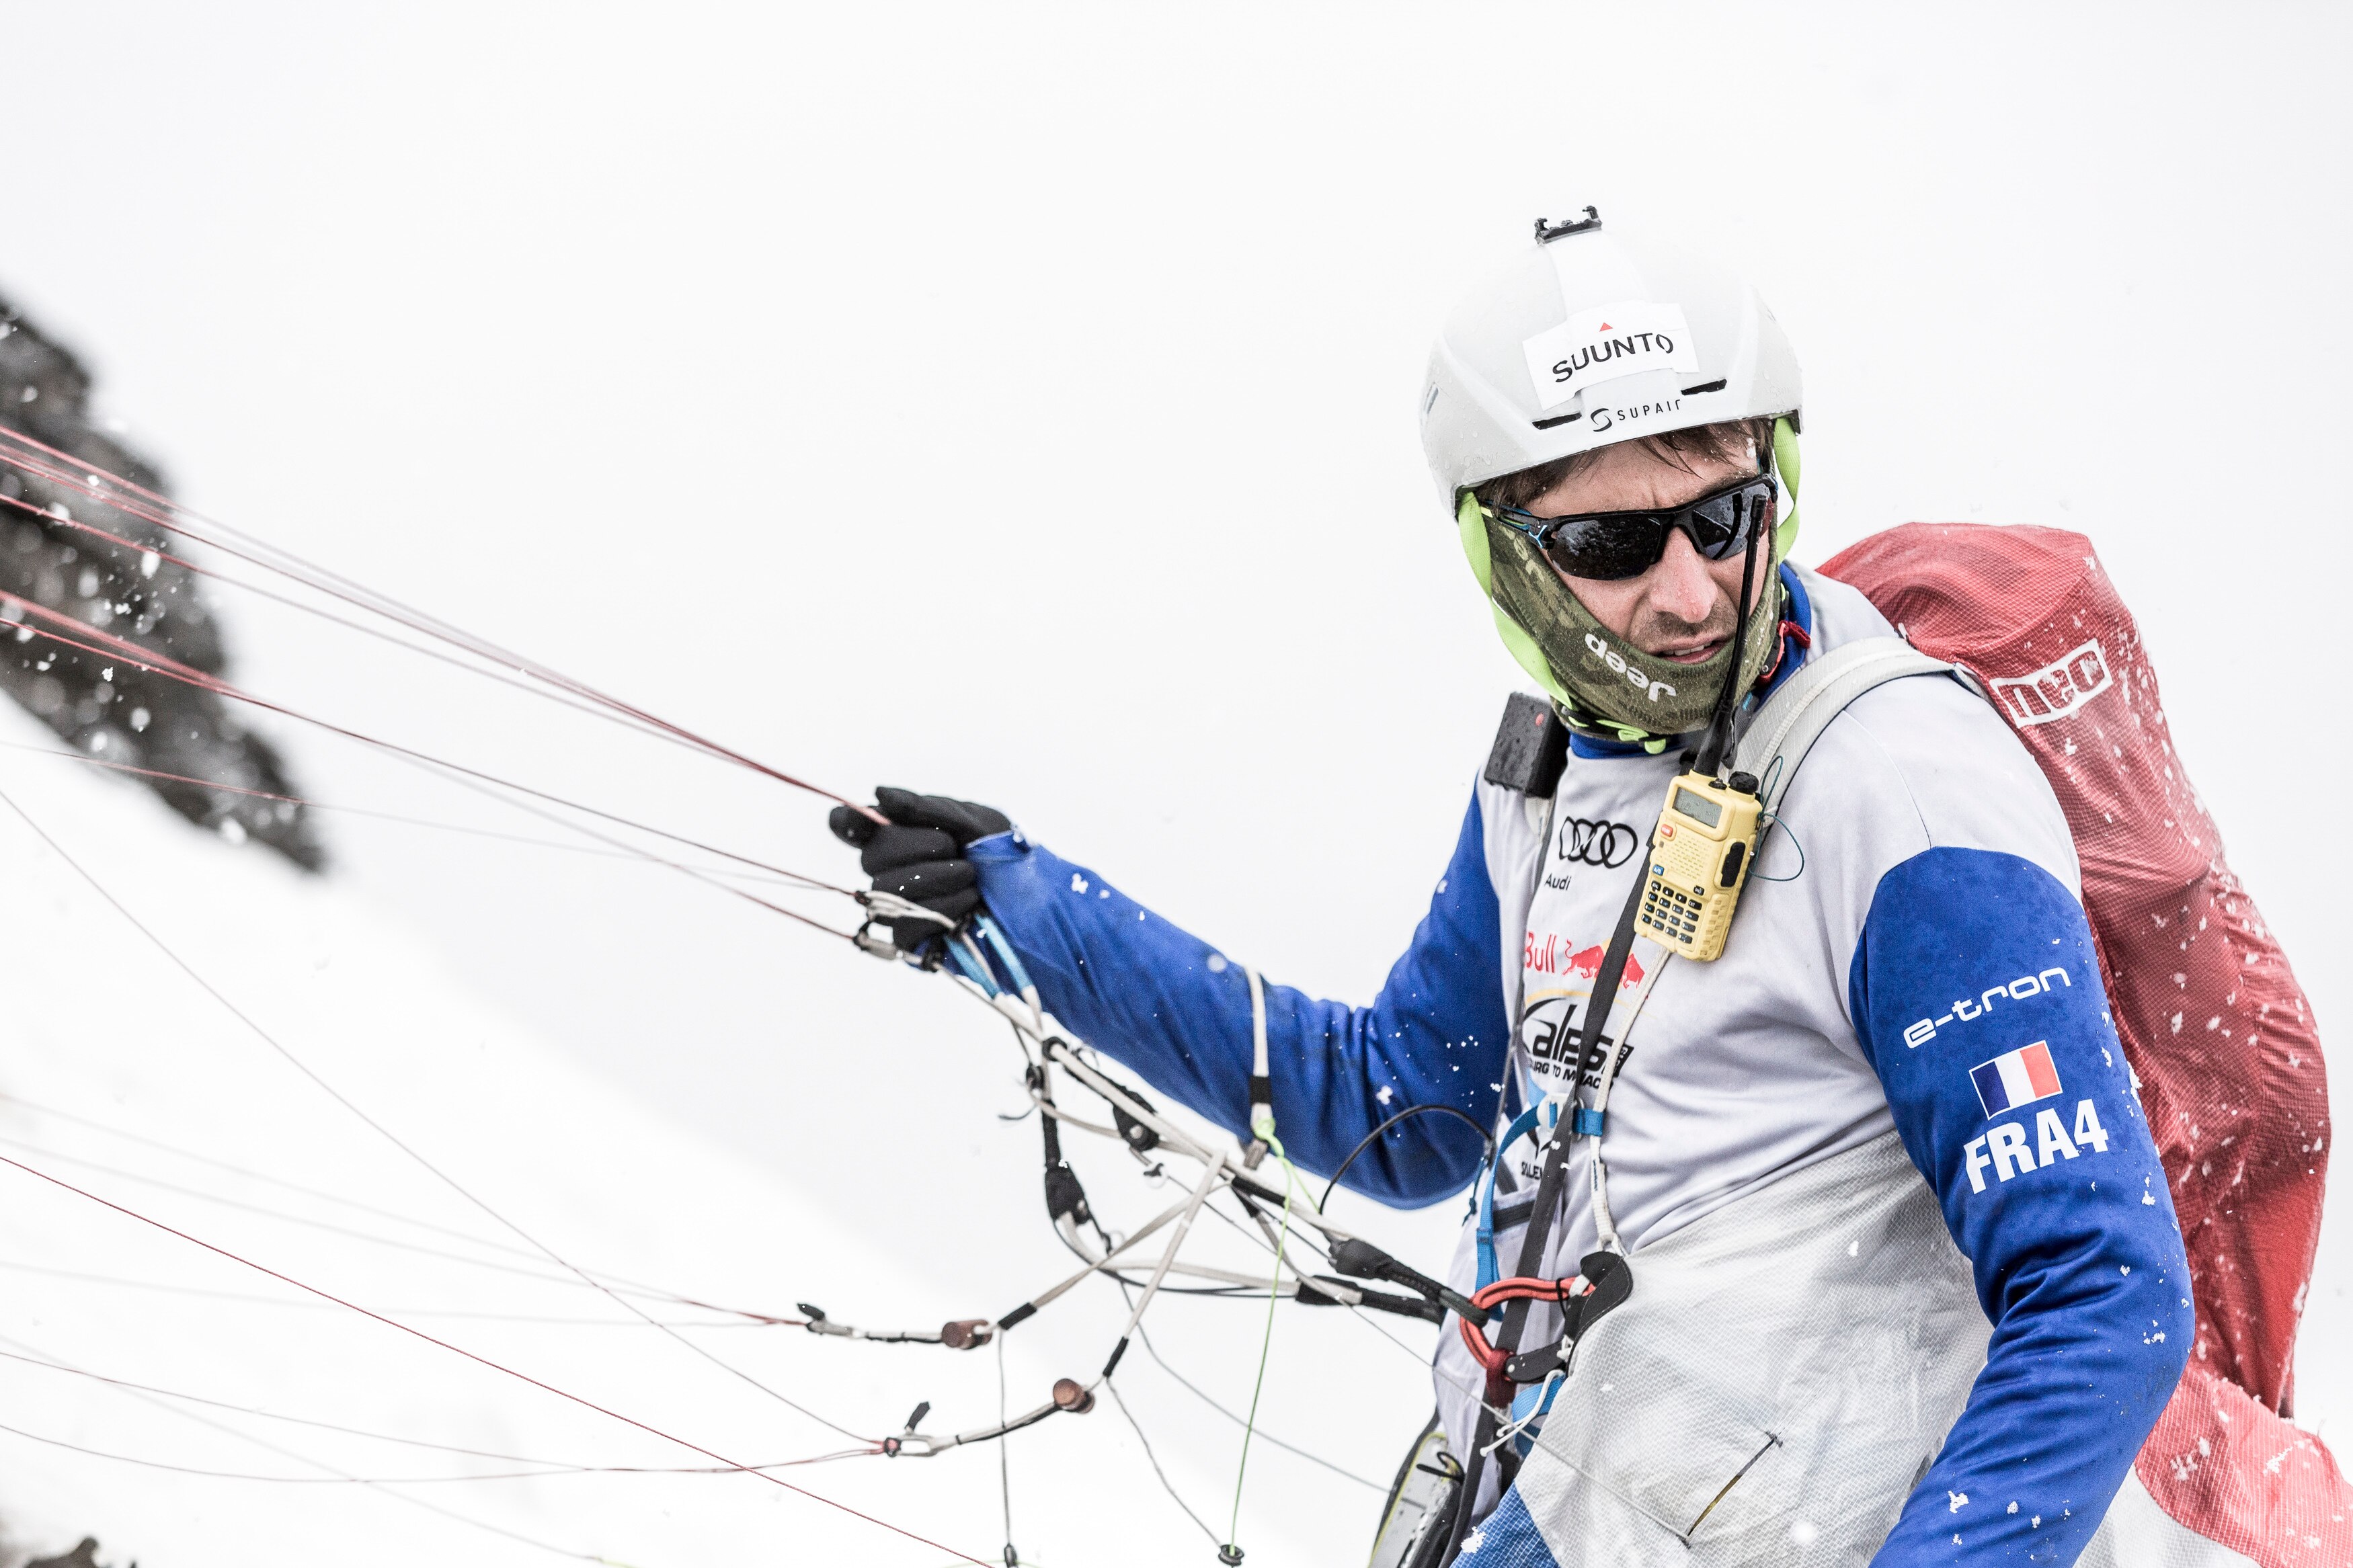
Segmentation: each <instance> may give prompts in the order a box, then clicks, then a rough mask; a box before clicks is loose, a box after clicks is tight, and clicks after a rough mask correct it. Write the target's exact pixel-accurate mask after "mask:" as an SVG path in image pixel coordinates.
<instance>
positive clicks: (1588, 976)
mask: <svg viewBox="0 0 2353 1568" xmlns="http://www.w3.org/2000/svg"><path fill="white" fill-rule="evenodd" d="M1521 954H1522V956H1521V961H1520V967H1521V968H1523V969H1525V970H1526V971H1527V972H1528V973H1531V974H1567V975H1574V976H1575V977H1577V979H1579V980H1588V981H1591V980H1599V978H1600V977H1601V961H1602V959H1603V958H1605V957H1607V956H1608V950H1607V949H1606V948H1603V947H1600V946H1599V945H1596V946H1593V947H1577V946H1575V945H1574V944H1573V943H1571V942H1568V941H1567V939H1566V938H1564V937H1561V936H1558V935H1556V934H1553V933H1549V932H1547V933H1546V934H1545V935H1543V936H1538V935H1537V934H1536V933H1535V931H1530V932H1528V934H1527V940H1526V942H1525V943H1524V944H1523V946H1522V949H1521ZM1641 983H1642V961H1641V959H1639V958H1636V957H1635V956H1634V955H1633V954H1632V953H1628V954H1627V955H1626V973H1623V974H1621V975H1620V976H1619V977H1618V989H1619V990H1620V991H1621V992H1622V991H1630V990H1632V989H1633V988H1634V987H1635V986H1637V985H1640V984H1641Z"/></svg>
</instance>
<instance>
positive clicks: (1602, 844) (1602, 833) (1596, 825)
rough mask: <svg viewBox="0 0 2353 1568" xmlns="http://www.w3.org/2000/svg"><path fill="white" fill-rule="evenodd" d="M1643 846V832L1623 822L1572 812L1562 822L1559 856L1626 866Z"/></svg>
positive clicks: (1581, 862)
mask: <svg viewBox="0 0 2353 1568" xmlns="http://www.w3.org/2000/svg"><path fill="white" fill-rule="evenodd" d="M1641 847H1642V836H1641V834H1639V833H1637V832H1635V831H1634V830H1633V829H1632V828H1630V827H1629V826H1626V825H1625V824H1624V823H1622V822H1588V821H1586V820H1585V819H1584V818H1583V817H1578V816H1572V817H1570V818H1568V819H1567V821H1565V822H1563V823H1562V824H1561V825H1560V858H1562V859H1564V860H1574V861H1576V862H1577V864H1578V865H1580V866H1601V867H1612V866H1623V865H1624V864H1625V863H1626V862H1627V861H1629V860H1631V859H1632V858H1634V851H1635V850H1637V849H1640V848H1641Z"/></svg>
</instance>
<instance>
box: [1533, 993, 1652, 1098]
mask: <svg viewBox="0 0 2353 1568" xmlns="http://www.w3.org/2000/svg"><path fill="white" fill-rule="evenodd" d="M1584 1000H1585V998H1583V997H1581V996H1564V995H1560V994H1557V993H1556V994H1553V995H1550V996H1543V997H1539V998H1537V999H1536V1000H1535V1001H1534V1002H1532V1003H1530V1004H1529V1005H1528V1010H1527V1011H1526V1012H1525V1013H1523V1014H1521V1015H1520V1049H1522V1050H1523V1051H1525V1052H1526V1053H1527V1058H1528V1068H1529V1070H1530V1071H1532V1072H1534V1073H1535V1075H1536V1076H1537V1077H1539V1078H1543V1079H1550V1080H1551V1081H1552V1082H1554V1083H1560V1082H1561V1081H1563V1080H1564V1079H1567V1078H1568V1076H1569V1075H1570V1074H1571V1073H1576V1074H1577V1075H1578V1077H1579V1079H1580V1080H1581V1081H1582V1082H1583V1083H1584V1085H1585V1087H1586V1088H1588V1089H1599V1088H1600V1087H1601V1067H1602V1064H1603V1063H1604V1062H1606V1061H1607V1060H1609V1047H1611V1046H1613V1045H1616V1046H1617V1047H1618V1052H1619V1060H1618V1066H1619V1068H1620V1071H1623V1070H1624V1068H1625V1066H1626V1060H1625V1058H1627V1057H1628V1056H1629V1055H1630V1054H1631V1053H1632V1052H1633V1049H1634V1047H1632V1046H1630V1045H1619V1044H1618V1042H1616V1041H1614V1040H1612V1039H1610V1037H1609V1036H1607V1035H1604V1036H1602V1037H1601V1038H1600V1039H1599V1041H1598V1042H1596V1043H1595V1044H1594V1045H1592V1046H1586V1045H1585V1044H1584V1043H1583V1041H1584V1031H1583V1030H1581V1029H1579V1028H1577V1026H1576V1020H1577V1006H1578V1005H1579V1004H1580V1003H1582V1002H1583V1001H1584Z"/></svg>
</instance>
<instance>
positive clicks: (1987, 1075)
mask: <svg viewBox="0 0 2353 1568" xmlns="http://www.w3.org/2000/svg"><path fill="white" fill-rule="evenodd" d="M1969 1081H1970V1082H1971V1083H1973V1084H1975V1085H1977V1086H1978V1103H1979V1104H1981V1105H1983V1106H1984V1107H1985V1113H1986V1114H1987V1115H1988V1116H1998V1115H2000V1113H2001V1112H2003V1111H2005V1110H2010V1108H2011V1107H2013V1106H2019V1105H2029V1104H2031V1103H2032V1102H2034V1101H2035V1100H2048V1099H2050V1098H2051V1097H2052V1095H2054V1094H2056V1093H2058V1092H2059V1069H2058V1068H2056V1067H2054V1066H2052V1061H2051V1047H2050V1046H2049V1045H2047V1044H2046V1043H2044V1042H2043V1041H2042V1040H2037V1041H2035V1042H2034V1043H2033V1044H2032V1045H2031V1046H2026V1047H2021V1048H2020V1049H2018V1050H2014V1051H2006V1052H2004V1053H2003V1054H2002V1055H2000V1056H1998V1057H1996V1058H1993V1060H1991V1061H1989V1062H1984V1063H1980V1064H1979V1065H1978V1066H1977V1067H1973V1068H1970V1069H1969Z"/></svg>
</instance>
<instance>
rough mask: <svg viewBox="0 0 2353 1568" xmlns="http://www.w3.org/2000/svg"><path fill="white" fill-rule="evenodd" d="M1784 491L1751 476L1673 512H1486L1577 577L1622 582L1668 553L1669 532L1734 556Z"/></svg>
mask: <svg viewBox="0 0 2353 1568" xmlns="http://www.w3.org/2000/svg"><path fill="white" fill-rule="evenodd" d="M1777 493H1778V487H1776V486H1775V484H1774V482H1773V476H1772V475H1771V474H1751V475H1748V476H1747V477H1746V478H1745V479H1735V480H1734V481H1733V482H1732V483H1731V484H1729V485H1726V486H1725V488H1724V489H1720V490H1713V491H1710V492H1709V493H1708V494H1706V495H1704V496H1702V497H1700V498H1699V499H1698V500H1695V501H1690V502H1687V503H1685V504H1684V505H1683V506H1679V507H1675V508H1673V509H1672V510H1667V511H1594V512H1587V513H1584V514H1583V515H1581V516H1577V517H1537V516H1535V515H1534V514H1533V513H1530V512H1527V511H1524V510H1521V509H1520V508H1518V507H1515V506H1505V507H1482V508H1480V510H1482V511H1483V512H1485V513H1486V514H1487V515H1488V516H1489V517H1492V518H1493V519H1494V520H1495V521H1498V522H1501V523H1503V524H1504V525H1505V526H1506V527H1510V528H1515V529H1517V530H1519V531H1521V532H1522V533H1525V534H1526V535H1527V536H1528V537H1529V538H1530V539H1532V540H1534V541H1535V545H1536V548H1537V549H1539V550H1541V551H1543V552H1545V559H1546V560H1547V561H1549V562H1551V563H1553V564H1554V565H1556V566H1557V567H1559V568H1560V569H1561V570H1562V571H1564V572H1566V573H1567V574H1569V575H1570V576H1572V577H1585V578H1589V579H1592V580H1593V581H1595V582H1601V583H1619V582H1623V581H1624V580H1626V579H1627V578H1629V577H1640V576H1641V574H1643V573H1645V572H1648V571H1649V570H1650V569H1651V567H1653V566H1656V565H1657V564H1658V563H1659V558H1660V557H1661V556H1662V555H1664V554H1665V553H1666V552H1667V536H1668V535H1669V534H1671V533H1673V532H1675V531H1678V530H1680V531H1682V533H1683V537H1684V538H1686V539H1688V540H1690V541H1691V542H1692V548H1693V549H1694V550H1696V551H1698V552H1700V554H1701V555H1702V556H1703V557H1704V558H1705V559H1707V560H1710V561H1727V560H1730V559H1731V558H1732V557H1733V556H1735V555H1737V554H1739V553H1740V552H1743V551H1745V550H1746V549H1747V548H1748V542H1749V541H1750V540H1751V539H1753V538H1755V537H1756V534H1757V530H1758V529H1760V528H1765V527H1769V526H1770V525H1771V522H1772V518H1773V498H1774V496H1775V495H1776V494H1777Z"/></svg>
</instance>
